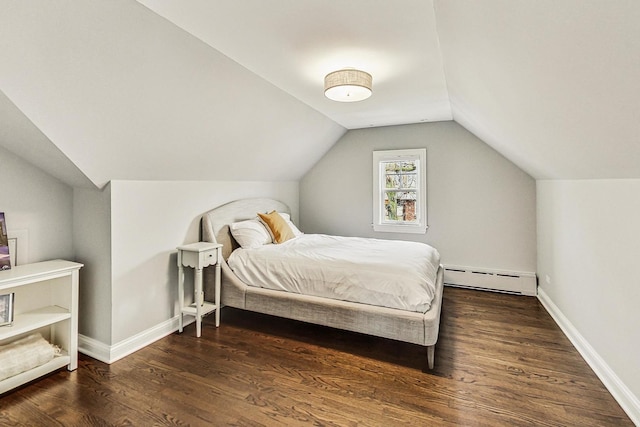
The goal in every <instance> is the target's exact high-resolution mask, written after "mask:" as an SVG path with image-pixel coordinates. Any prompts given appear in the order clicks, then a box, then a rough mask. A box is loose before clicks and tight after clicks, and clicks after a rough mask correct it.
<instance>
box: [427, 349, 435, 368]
mask: <svg viewBox="0 0 640 427" xmlns="http://www.w3.org/2000/svg"><path fill="white" fill-rule="evenodd" d="M435 358H436V346H435V344H434V345H430V346H428V347H427V363H428V364H429V369H433V365H434V362H435Z"/></svg>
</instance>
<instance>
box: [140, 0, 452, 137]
mask: <svg viewBox="0 0 640 427" xmlns="http://www.w3.org/2000/svg"><path fill="white" fill-rule="evenodd" d="M138 1H140V3H142V4H144V5H145V6H147V7H148V8H150V9H151V10H153V11H154V12H156V13H158V14H159V15H161V16H163V17H165V18H167V19H168V20H169V21H171V22H173V23H174V24H176V25H178V26H179V27H180V28H182V29H184V30H186V31H188V32H189V33H191V34H193V35H194V36H196V37H198V38H199V39H200V40H202V41H204V42H205V43H207V44H208V45H210V46H212V47H213V48H215V49H216V50H218V51H220V52H222V53H223V54H225V55H226V56H228V57H229V58H231V59H233V60H234V61H236V62H238V63H239V64H241V65H242V66H243V67H246V68H247V69H249V70H250V71H252V72H254V73H256V74H258V75H259V76H261V77H262V78H264V79H265V80H268V81H269V82H271V83H273V84H274V85H275V86H277V87H279V88H280V89H282V90H284V91H285V92H287V93H289V94H291V95H293V96H294V97H296V98H297V99H299V100H301V101H302V102H304V103H306V104H307V105H309V106H310V107H312V108H313V109H315V110H317V111H320V112H321V113H322V114H324V115H326V116H327V117H329V118H331V119H332V120H334V121H335V122H337V123H339V124H341V125H342V126H344V127H345V128H347V129H355V128H363V127H369V126H386V125H397V124H406V123H418V122H421V121H440V120H451V118H452V117H451V108H450V106H449V97H448V95H447V87H446V82H445V78H444V70H443V65H442V55H441V53H440V46H439V43H438V35H437V32H436V20H435V16H434V9H433V3H432V2H431V1H428V0H402V1H379V0H378V1H372V0H348V1H342V0H330V1H326V0H315V1H309V0H305V1H300V0H278V1H277V2H269V1H264V0H242V1H237V0H216V1H210V0H186V1H180V2H176V1H174V0H138ZM342 68H357V69H362V70H364V71H367V72H368V73H370V74H371V75H372V76H373V95H372V96H371V97H370V98H369V99H367V100H365V101H361V102H358V103H346V104H345V103H338V102H334V101H330V100H328V99H327V98H326V97H325V96H324V94H323V82H324V76H325V75H327V74H328V73H330V72H331V71H335V70H339V69H342Z"/></svg>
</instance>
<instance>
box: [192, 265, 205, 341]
mask: <svg viewBox="0 0 640 427" xmlns="http://www.w3.org/2000/svg"><path fill="white" fill-rule="evenodd" d="M194 280H195V282H196V283H195V284H196V286H195V292H194V295H193V299H194V301H195V303H196V337H198V338H200V335H201V333H202V303H203V301H202V300H203V298H202V297H203V295H202V269H201V268H196V271H195V277H194Z"/></svg>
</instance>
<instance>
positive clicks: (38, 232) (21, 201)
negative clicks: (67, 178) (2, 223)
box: [0, 147, 73, 263]
mask: <svg viewBox="0 0 640 427" xmlns="http://www.w3.org/2000/svg"><path fill="white" fill-rule="evenodd" d="M72 206H73V190H72V189H71V187H69V186H68V185H66V184H63V183H62V182H60V181H59V180H57V179H56V178H53V177H52V176H50V175H48V174H46V173H45V172H43V171H42V170H40V169H38V168H36V167H34V166H32V165H31V164H30V163H27V162H26V161H24V160H23V159H21V158H20V157H18V156H16V155H14V154H13V153H11V152H9V151H7V150H6V149H4V148H2V147H0V212H4V213H5V217H6V221H7V230H8V232H9V237H11V235H12V233H13V232H15V231H20V232H21V234H22V235H26V236H28V238H27V241H26V242H25V241H20V240H18V251H19V252H20V251H26V253H25V256H20V255H21V254H20V255H19V257H18V260H20V259H24V260H25V262H28V263H31V262H38V261H45V260H49V259H54V258H64V259H70V260H72V259H73V244H72V239H71V227H72V223H73V210H72Z"/></svg>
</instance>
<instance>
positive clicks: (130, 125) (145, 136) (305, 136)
mask: <svg viewBox="0 0 640 427" xmlns="http://www.w3.org/2000/svg"><path fill="white" fill-rule="evenodd" d="M0 2H1V3H0V4H1V6H2V13H0V58H2V66H0V91H2V92H3V93H4V95H5V96H0V104H1V105H0V114H3V117H2V118H1V119H0V125H2V126H3V127H4V128H3V132H0V144H2V145H3V146H5V147H6V148H8V149H10V150H12V151H14V152H16V151H20V150H21V149H20V147H22V144H17V143H16V141H25V144H26V145H25V146H24V147H29V148H28V149H25V148H24V147H23V148H22V151H21V153H22V154H20V152H17V153H16V154H19V155H23V156H25V157H27V160H30V161H32V162H33V163H34V164H36V165H38V166H41V167H42V168H43V169H45V170H47V171H49V170H52V171H54V172H52V174H53V175H54V176H57V177H59V178H60V179H62V180H64V181H65V182H69V183H71V184H72V185H76V184H75V182H78V180H79V181H83V180H84V177H83V176H86V177H87V178H89V180H90V181H91V182H92V183H93V185H95V186H97V187H101V186H102V185H104V184H105V183H106V182H108V181H109V180H116V179H121V180H222V179H224V180H262V181H264V180H266V181H278V180H298V179H300V178H301V177H302V176H303V175H304V174H305V173H306V171H308V170H309V169H310V168H311V167H312V166H313V164H315V162H317V161H318V160H319V159H320V158H321V157H322V156H323V155H324V153H326V151H327V150H329V149H330V147H331V146H332V145H333V144H334V143H335V142H336V141H337V140H338V139H339V138H340V137H341V136H342V135H343V134H344V132H346V129H355V128H362V127H369V126H387V125H393V124H404V123H418V122H422V121H438V120H450V119H451V118H453V119H454V120H455V121H457V122H458V123H460V124H462V125H463V126H464V127H466V128H467V129H468V130H470V131H471V132H473V133H474V134H476V135H477V136H478V137H480V138H481V139H482V140H483V141H485V142H486V143H488V144H489V145H491V146H492V147H494V148H495V149H496V150H498V151H499V152H500V153H502V154H503V155H504V156H505V157H507V158H508V159H510V160H511V161H513V162H514V163H515V164H516V165H518V166H519V167H521V168H522V169H523V170H525V171H526V172H528V173H529V174H531V175H532V176H533V177H534V178H537V179H589V178H591V179H597V178H640V138H639V135H640V102H639V101H638V100H639V99H640V79H639V78H638V76H640V24H638V23H639V22H640V2H639V1H637V0H616V1H601V0H517V1H514V0H476V1H467V0H434V1H430V0H397V1H393V2H390V1H382V0H348V1H343V0H304V1H301V0H279V1H277V2H275V1H273V2H267V1H263V0H242V1H237V0H236V1H232V0H215V1H211V0H183V1H180V2H176V1H171V0H138V1H134V0H119V1H110V2H80V1H79V2H50V1H48V0H30V1H29V2H16V1H6V0H0ZM343 67H356V68H362V69H364V70H365V71H368V72H370V73H371V74H372V75H373V86H374V87H373V92H374V93H373V96H372V97H371V98H369V99H367V100H365V101H362V102H356V103H348V104H341V103H336V102H333V101H329V100H328V99H326V98H325V97H324V96H323V93H322V85H323V77H324V75H325V74H326V73H328V72H330V71H333V70H335V69H338V68H343ZM20 115H23V117H19V116H20ZM47 144H52V145H53V147H44V145H47ZM18 145H19V146H20V147H18ZM37 147H42V150H38V149H37ZM47 152H50V153H58V155H52V156H47V155H43V153H47ZM43 159H45V160H43ZM65 159H66V160H65ZM69 161H70V162H71V164H72V165H73V166H74V167H75V168H77V171H79V172H80V174H79V175H78V174H74V176H72V177H69V175H68V174H66V175H65V173H64V172H63V171H64V170H68V169H69ZM45 164H46V167H47V168H48V169H46V168H45V167H44V166H43V165H45ZM239 165H240V166H239ZM55 171H59V172H57V173H56V172H55ZM77 171H76V172H77ZM84 181H86V180H84Z"/></svg>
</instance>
